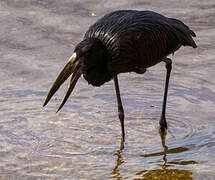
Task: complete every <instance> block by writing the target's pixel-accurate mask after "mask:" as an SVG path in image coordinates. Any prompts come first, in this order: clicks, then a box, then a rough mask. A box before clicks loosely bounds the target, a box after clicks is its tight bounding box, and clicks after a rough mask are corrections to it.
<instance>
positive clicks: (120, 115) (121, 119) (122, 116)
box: [119, 111, 125, 121]
mask: <svg viewBox="0 0 215 180" xmlns="http://www.w3.org/2000/svg"><path fill="white" fill-rule="evenodd" d="M124 117H125V115H124V112H123V111H119V119H120V121H123V120H124Z"/></svg>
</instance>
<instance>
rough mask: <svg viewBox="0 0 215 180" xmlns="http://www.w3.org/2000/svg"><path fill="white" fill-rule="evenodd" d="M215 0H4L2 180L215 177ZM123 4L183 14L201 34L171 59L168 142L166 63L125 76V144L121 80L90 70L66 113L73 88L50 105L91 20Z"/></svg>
mask: <svg viewBox="0 0 215 180" xmlns="http://www.w3.org/2000/svg"><path fill="white" fill-rule="evenodd" d="M214 7H215V2H214V1H213V0H206V1H195V0H191V1H186V2H185V1H184V2H183V3H182V2H181V1H179V0H177V1H171V0H168V1H165V2H163V1H161V0H158V1H153V2H151V1H144V2H140V1H118V0H116V1H114V2H111V1H97V0H93V1H87V0H84V1H81V2H79V1H69V0H63V1H57V0H54V1H53V0H52V1H51V0H43V1H42V0H1V2H0V24H1V28H0V37H1V38H0V82H1V86H0V105H1V107H0V177H1V179H156V178H157V179H165V180H166V179H208V180H209V179H214V178H215V173H214V167H215V163H214V161H215V155H214V154H215V121H214V117H215V111H214V108H215V80H214V77H213V75H214V69H215V63H214V59H215V54H214V49H215V44H214V41H215V37H214V34H215V20H214V15H215V9H214ZM116 9H140V10H143V9H150V10H154V11H157V12H160V13H163V14H165V15H168V16H171V17H176V18H179V19H181V20H183V21H184V22H185V23H186V24H188V25H189V26H190V27H191V28H192V29H193V30H194V31H195V32H196V34H197V38H196V39H195V40H196V42H197V44H198V48H197V49H193V48H181V49H180V50H179V51H178V52H176V53H175V55H174V56H173V57H171V58H172V59H173V60H174V62H173V71H172V75H171V80H170V87H169V96H168V104H167V121H168V125H169V130H168V133H167V137H166V142H165V143H164V142H163V143H162V141H161V138H160V135H159V133H158V127H159V126H158V120H159V117H160V112H161V104H162V98H163V90H164V80H165V68H164V66H165V65H164V64H162V63H161V64H159V65H157V66H154V67H152V68H150V69H149V70H148V71H147V72H146V73H145V74H144V75H137V74H135V73H130V74H122V75H120V76H119V82H120V90H121V94H122V100H123V104H124V108H125V114H126V116H125V128H126V143H125V146H124V149H123V150H122V148H121V149H120V133H121V130H120V123H119V120H118V117H117V106H116V97H115V93H114V92H115V90H114V86H113V82H109V83H106V84H105V85H104V86H102V87H100V88H93V87H91V86H88V85H87V83H86V82H85V80H84V79H83V78H81V79H80V80H79V82H78V84H77V86H76V88H75V90H74V92H73V94H72V98H70V99H69V101H68V102H67V103H66V105H65V106H64V108H63V109H62V110H61V112H60V113H58V114H56V113H55V111H56V109H57V107H58V106H59V104H60V101H61V99H62V97H63V94H64V91H65V88H66V86H67V85H65V87H63V88H62V89H60V90H59V92H57V93H56V96H55V97H54V100H52V101H51V102H50V103H49V104H48V106H47V107H46V108H42V104H43V101H44V99H45V97H46V95H47V92H48V90H49V88H50V86H51V84H52V82H53V81H54V80H55V78H56V76H57V74H58V72H59V71H60V69H61V68H62V67H63V64H64V63H65V62H66V59H67V58H68V57H70V56H71V54H72V52H73V48H74V46H75V44H77V43H78V42H79V41H80V40H81V38H82V36H83V34H84V32H85V31H86V29H87V28H88V27H89V25H90V24H92V23H93V22H95V21H96V19H97V18H99V17H101V16H102V15H104V14H105V13H107V12H110V11H112V10H116Z"/></svg>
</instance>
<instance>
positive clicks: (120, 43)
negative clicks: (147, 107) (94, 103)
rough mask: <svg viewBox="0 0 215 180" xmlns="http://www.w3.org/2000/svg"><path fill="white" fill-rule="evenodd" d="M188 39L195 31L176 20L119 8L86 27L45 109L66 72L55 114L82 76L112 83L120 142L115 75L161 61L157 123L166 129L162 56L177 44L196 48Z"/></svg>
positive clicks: (96, 82) (96, 83) (98, 82)
mask: <svg viewBox="0 0 215 180" xmlns="http://www.w3.org/2000/svg"><path fill="white" fill-rule="evenodd" d="M192 36H193V37H195V33H194V32H193V31H192V30H190V29H189V27H188V26H186V25H185V24H184V23H182V22H181V21H179V20H177V19H172V18H167V17H165V16H163V15H161V14H158V13H155V12H152V11H135V10H121V11H115V12H112V13H109V14H107V15H105V16H104V17H102V18H101V19H99V20H98V21H96V22H95V23H94V24H93V25H92V26H90V28H89V29H88V31H87V32H86V34H85V36H84V39H83V40H82V41H81V42H80V43H79V44H78V45H77V46H76V48H75V50H74V54H73V55H72V57H71V58H70V59H69V61H68V63H67V64H66V65H65V67H64V69H63V70H62V72H61V73H60V75H59V76H58V78H57V79H56V81H55V83H54V85H53V86H52V88H51V89H50V91H49V94H48V96H47V98H46V100H45V103H44V105H46V104H47V103H48V101H49V100H50V98H51V97H52V96H53V94H54V93H55V92H56V91H57V90H58V88H59V87H60V86H61V84H62V83H63V82H64V81H65V80H66V79H67V78H68V77H69V76H70V75H71V74H72V77H71V80H70V85H69V88H68V90H67V93H66V95H65V97H64V99H63V102H62V104H61V105H60V107H59V109H58V110H60V109H61V107H62V106H63V105H64V103H65V102H66V100H67V98H68V97H69V95H70V94H71V92H72V90H73V88H74V86H75V84H76V82H77V80H78V78H79V77H80V76H81V74H83V76H84V78H85V79H86V80H87V81H88V83H89V84H91V85H93V86H101V85H102V84H104V83H105V82H108V81H110V80H111V79H114V82H115V87H116V94H117V102H118V110H119V118H120V122H121V126H122V134H123V139H124V111H123V107H122V103H121V98H120V93H119V85H118V79H117V75H118V74H120V73H125V72H136V73H138V74H142V73H144V72H145V71H146V69H147V68H148V67H151V66H153V65H155V64H157V63H159V62H161V61H164V62H166V68H167V77H166V85H165V93H164V101H163V108H162V115H161V120H160V125H161V127H165V128H167V124H166V119H165V109H166V99H167V90H168V82H169V77H170V72H171V67H172V66H171V62H172V61H171V60H170V59H169V58H167V56H168V55H169V54H171V53H174V52H175V51H176V50H178V49H179V48H180V47H181V46H191V47H193V48H196V47H197V46H196V44H195V42H194V40H193V38H192Z"/></svg>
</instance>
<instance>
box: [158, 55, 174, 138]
mask: <svg viewBox="0 0 215 180" xmlns="http://www.w3.org/2000/svg"><path fill="white" fill-rule="evenodd" d="M163 61H164V62H165V63H166V70H167V73H166V84H165V90H164V98H163V106H162V113H161V119H160V130H161V133H162V134H165V133H166V129H167V123H166V101H167V92H168V85H169V78H170V73H171V69H172V60H171V59H169V58H166V59H165V60H163Z"/></svg>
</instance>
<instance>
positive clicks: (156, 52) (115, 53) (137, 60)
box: [84, 10, 196, 85]
mask: <svg viewBox="0 0 215 180" xmlns="http://www.w3.org/2000/svg"><path fill="white" fill-rule="evenodd" d="M192 35H193V36H194V35H195V34H194V33H193V32H192V31H191V30H190V29H189V28H188V27H187V26H186V25H184V24H183V23H182V22H181V21H178V20H176V19H170V18H167V17H165V16H163V15H160V14H158V13H155V12H152V11H134V10H121V11H115V12H112V13H110V14H107V15H105V16H104V17H103V18H101V19H99V20H98V21H97V22H96V23H95V24H93V25H92V26H91V27H90V28H89V30H88V31H87V32H86V34H85V36H84V39H89V38H96V39H99V40H100V41H101V42H102V44H103V46H104V48H105V52H106V62H107V64H106V65H107V70H108V73H109V74H110V76H111V77H112V78H113V77H115V76H116V75H117V74H119V73H124V72H137V73H142V72H145V70H146V68H148V67H150V66H153V65H155V64H157V63H159V62H161V61H162V60H163V59H165V58H166V56H168V55H169V54H171V53H174V52H175V51H176V50H177V49H178V48H180V47H181V46H182V45H185V46H186V45H189V46H192V47H196V44H195V42H194V41H193V39H192V37H191V36H192ZM100 85H101V84H100Z"/></svg>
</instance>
